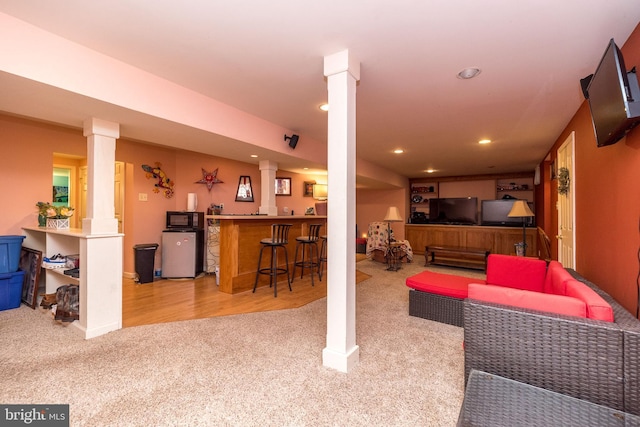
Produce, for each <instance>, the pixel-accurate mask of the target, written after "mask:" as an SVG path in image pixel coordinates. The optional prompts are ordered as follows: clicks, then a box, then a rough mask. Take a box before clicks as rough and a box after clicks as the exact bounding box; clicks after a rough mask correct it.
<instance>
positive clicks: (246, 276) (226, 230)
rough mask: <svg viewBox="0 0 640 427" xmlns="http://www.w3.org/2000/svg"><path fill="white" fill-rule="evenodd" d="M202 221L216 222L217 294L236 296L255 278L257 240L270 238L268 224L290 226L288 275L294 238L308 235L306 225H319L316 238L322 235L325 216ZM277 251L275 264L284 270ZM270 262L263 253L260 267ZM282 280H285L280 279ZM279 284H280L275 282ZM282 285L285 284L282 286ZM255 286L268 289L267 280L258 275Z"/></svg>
mask: <svg viewBox="0 0 640 427" xmlns="http://www.w3.org/2000/svg"><path fill="white" fill-rule="evenodd" d="M206 219H212V220H217V221H219V222H220V234H219V240H220V284H219V290H220V292H225V293H228V294H237V293H239V292H245V291H250V290H252V289H253V283H254V281H255V278H256V270H257V268H258V255H259V254H260V248H261V245H260V240H262V239H265V238H268V237H269V236H271V225H272V224H293V226H292V227H291V230H289V243H288V245H287V252H288V255H289V271H290V272H291V273H293V263H294V259H293V257H294V255H295V250H296V237H299V236H304V235H307V234H308V229H309V224H322V225H323V227H322V229H321V230H320V235H323V234H326V223H327V217H326V216H318V215H290V216H289V215H287V216H267V215H207V216H206ZM284 261H285V260H284V256H283V255H282V252H281V251H279V255H278V264H279V265H281V266H283V267H284V264H285V262H284ZM270 262H271V251H266V250H265V251H264V253H263V255H262V265H263V267H264V266H268V265H269V263H270ZM282 280H283V281H284V280H285V277H284V276H283V277H282ZM278 282H279V283H280V280H279V281H278ZM285 284H286V282H285ZM258 286H259V287H261V286H269V277H268V276H264V275H261V276H260V278H259V279H258Z"/></svg>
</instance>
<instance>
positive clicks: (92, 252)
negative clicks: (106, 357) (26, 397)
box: [74, 118, 122, 339]
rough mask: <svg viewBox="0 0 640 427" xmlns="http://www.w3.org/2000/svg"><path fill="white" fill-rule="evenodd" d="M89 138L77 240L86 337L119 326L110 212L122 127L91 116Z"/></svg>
mask: <svg viewBox="0 0 640 427" xmlns="http://www.w3.org/2000/svg"><path fill="white" fill-rule="evenodd" d="M84 136H85V137H87V154H88V156H87V181H88V182H87V218H84V219H83V220H82V235H81V237H80V322H77V323H78V324H77V325H76V323H74V325H76V326H77V327H78V328H79V329H80V330H81V331H82V333H83V335H84V337H85V338H87V339H88V338H93V337H96V336H98V335H102V334H106V333H107V332H111V331H115V330H117V329H121V328H122V234H118V220H117V219H116V218H115V208H114V200H115V198H114V176H115V151H116V150H115V149H116V139H117V138H119V137H120V125H119V124H118V123H112V122H108V121H105V120H100V119H96V118H90V119H87V120H85V123H84Z"/></svg>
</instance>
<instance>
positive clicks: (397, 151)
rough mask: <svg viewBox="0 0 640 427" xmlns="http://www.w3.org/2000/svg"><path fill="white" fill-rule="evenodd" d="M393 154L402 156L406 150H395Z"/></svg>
mask: <svg viewBox="0 0 640 427" xmlns="http://www.w3.org/2000/svg"><path fill="white" fill-rule="evenodd" d="M393 152H394V153H396V154H402V153H404V150H403V149H402V148H396V149H395V150H393Z"/></svg>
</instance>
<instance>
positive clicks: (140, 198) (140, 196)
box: [138, 193, 147, 202]
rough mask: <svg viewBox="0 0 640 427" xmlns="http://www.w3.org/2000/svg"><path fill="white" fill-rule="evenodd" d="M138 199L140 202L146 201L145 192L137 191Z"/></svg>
mask: <svg viewBox="0 0 640 427" xmlns="http://www.w3.org/2000/svg"><path fill="white" fill-rule="evenodd" d="M138 200H140V201H141V202H146V201H147V193H138Z"/></svg>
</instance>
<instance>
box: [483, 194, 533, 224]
mask: <svg viewBox="0 0 640 427" xmlns="http://www.w3.org/2000/svg"><path fill="white" fill-rule="evenodd" d="M516 200H517V199H500V200H483V201H482V211H481V213H480V218H481V221H480V224H481V225H489V226H496V227H522V218H515V217H514V218H512V217H509V212H510V211H511V207H512V206H513V202H515V201H516ZM527 203H528V204H529V208H530V209H531V211H532V212H535V211H534V209H533V203H531V202H527ZM525 225H526V226H527V227H535V225H536V221H535V217H531V218H527V219H526V220H525Z"/></svg>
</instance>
